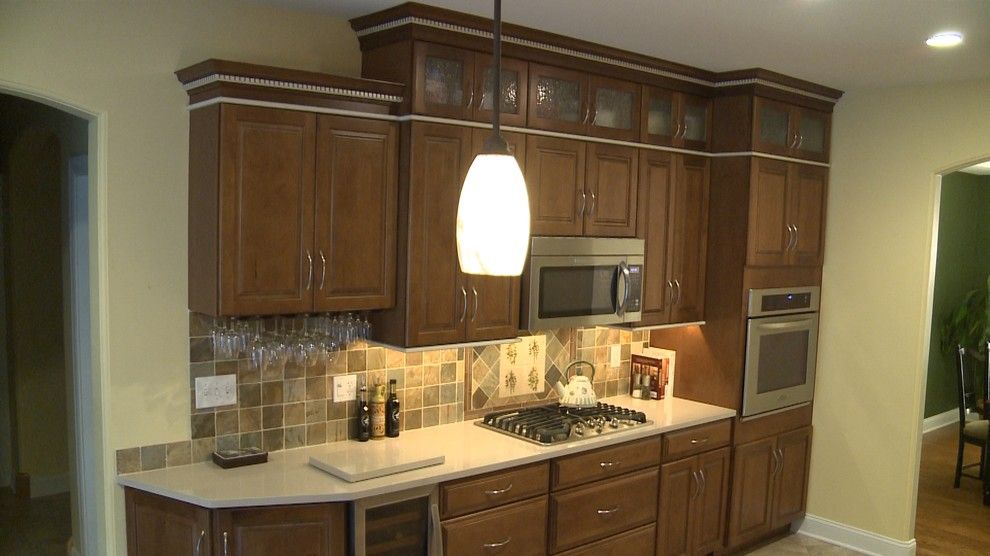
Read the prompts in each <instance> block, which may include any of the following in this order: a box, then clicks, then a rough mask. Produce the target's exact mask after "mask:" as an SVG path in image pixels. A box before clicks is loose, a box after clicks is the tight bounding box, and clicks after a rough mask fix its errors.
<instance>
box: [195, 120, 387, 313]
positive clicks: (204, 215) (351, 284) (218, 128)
mask: <svg viewBox="0 0 990 556" xmlns="http://www.w3.org/2000/svg"><path fill="white" fill-rule="evenodd" d="M396 141H397V134H396V128H395V124H392V123H390V122H384V121H378V120H364V119H360V118H348V117H340V116H330V115H317V114H314V113H310V112H303V111H297V110H288V109H276V108H262V107H253V106H241V105H233V104H219V105H214V106H210V107H207V108H201V109H197V110H194V111H193V112H191V114H190V166H189V198H190V202H189V308H190V309H191V310H193V311H196V312H200V313H206V314H210V315H215V316H216V315H225V316H226V315H235V316H236V315H259V314H268V315H271V314H295V313H305V312H313V311H341V310H362V309H375V308H382V307H388V306H390V305H392V304H393V303H394V295H395V294H394V283H395V276H394V275H395V272H394V268H393V264H394V263H393V262H392V261H394V258H395V224H394V220H395V211H396V194H397V193H396V192H397V189H396V187H397V166H396V164H397V163H396V145H397V143H396Z"/></svg>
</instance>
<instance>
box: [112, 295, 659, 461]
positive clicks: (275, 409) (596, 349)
mask: <svg viewBox="0 0 990 556" xmlns="http://www.w3.org/2000/svg"><path fill="white" fill-rule="evenodd" d="M212 326H213V318H212V317H209V316H206V315H201V314H198V313H190V315H189V396H190V408H192V409H191V412H190V415H189V416H188V418H189V431H190V437H189V439H188V440H180V441H177V442H171V443H167V444H157V445H152V446H142V447H135V448H126V449H121V450H117V453H116V456H117V472H118V473H132V472H136V471H148V470H152V469H160V468H163V467H174V466H178V465H188V464H190V463H197V462H201V461H207V460H209V459H210V454H211V453H212V452H213V451H214V450H219V449H227V448H237V447H249V446H258V447H261V448H263V449H265V450H268V451H278V450H283V449H288V448H298V447H303V446H312V445H317V444H324V443H326V442H336V441H340V440H347V439H349V438H353V437H354V435H355V432H356V426H355V425H356V408H357V404H356V403H355V402H353V401H349V402H335V401H333V396H332V391H333V382H332V380H333V379H332V377H334V376H335V375H341V374H356V375H358V384H368V385H373V384H375V383H377V382H381V383H385V384H387V383H388V381H389V379H395V380H396V386H397V395H398V398H399V402H400V407H401V415H400V420H401V423H402V429H403V430H410V429H417V428H421V427H430V426H435V425H441V424H446V423H452V422H457V421H461V420H464V419H465V414H466V413H467V418H475V417H477V416H479V415H480V414H481V413H483V412H484V411H486V410H489V409H491V408H494V407H503V406H511V405H526V404H532V403H546V402H547V401H549V400H552V399H555V398H556V393H555V391H554V388H553V386H554V385H555V384H556V383H557V382H558V381H560V380H562V373H563V370H564V368H565V367H566V366H567V364H568V363H570V362H571V361H573V360H574V359H583V360H586V361H590V362H592V363H594V364H595V367H596V373H595V377H594V386H595V391H596V393H597V394H598V396H606V395H608V396H612V395H616V394H617V393H625V392H626V391H628V388H629V369H630V354H631V353H638V352H639V351H640V350H641V349H642V347H643V345H644V344H645V343H647V342H648V333H647V332H632V331H627V330H619V329H613V328H586V329H560V330H552V331H547V332H538V333H534V335H535V336H544V338H543V339H540V338H526V339H524V341H522V342H517V343H515V344H508V345H506V344H502V345H501V346H500V345H490V346H481V347H471V348H448V349H437V350H431V351H423V352H414V353H404V352H402V351H398V350H393V349H389V348H386V347H381V346H378V345H375V344H374V343H366V342H357V343H354V344H352V345H350V346H349V347H348V349H347V350H346V351H341V352H339V353H337V354H336V356H335V357H333V358H332V359H331V360H330V361H328V362H327V363H326V364H325V365H311V366H302V365H298V364H295V363H293V362H292V361H289V362H287V363H286V364H285V366H284V368H280V367H269V368H265V369H262V370H259V369H257V368H253V367H252V365H251V363H250V361H249V360H248V359H246V358H245V359H226V360H224V359H217V358H215V357H214V350H213V341H212V338H211V337H210V329H211V328H212ZM372 335H373V333H372ZM544 339H545V345H544ZM527 340H529V343H527ZM534 340H536V341H534ZM536 343H538V344H539V345H540V349H542V350H544V351H545V353H543V354H541V355H540V357H541V358H543V359H544V361H543V362H544V364H545V375H544V380H543V384H542V385H536V382H535V379H533V378H531V377H526V378H529V380H532V381H533V382H532V383H526V378H524V379H523V383H524V384H525V387H520V388H518V389H517V388H514V387H510V386H514V385H513V384H510V383H509V381H505V380H504V378H503V380H502V381H500V380H499V361H500V359H501V357H502V353H501V350H506V349H508V350H509V353H510V354H511V353H512V350H528V349H533V348H532V344H536ZM613 345H614V346H618V349H619V350H620V357H619V361H620V364H619V365H617V366H611V365H609V363H610V348H611V346H613ZM508 346H515V347H508ZM466 368H469V369H470V375H468V376H467V377H465V369H466ZM541 370H544V369H541ZM226 374H233V375H237V404H236V405H231V406H224V407H218V408H212V409H203V410H197V409H195V407H196V406H195V390H194V388H193V387H194V385H195V380H196V378H197V377H204V376H214V375H226ZM541 386H542V387H541ZM466 391H467V394H466ZM465 395H467V403H465Z"/></svg>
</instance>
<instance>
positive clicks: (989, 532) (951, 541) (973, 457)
mask: <svg viewBox="0 0 990 556" xmlns="http://www.w3.org/2000/svg"><path fill="white" fill-rule="evenodd" d="M958 438H959V429H958V428H957V426H956V425H952V426H948V427H943V428H940V429H937V430H934V431H931V432H929V433H927V434H925V436H924V439H923V440H922V445H921V473H920V476H919V478H918V513H917V518H916V520H915V526H914V536H915V539H916V540H917V542H918V551H917V554H918V555H927V554H954V555H955V554H960V555H963V554H980V555H985V554H987V553H990V506H984V505H983V504H982V503H981V494H980V481H978V480H977V479H970V478H967V477H963V478H962V481H961V483H960V485H959V488H958V489H955V488H952V478H953V474H954V473H955V466H956V449H957V447H958V444H957V442H958ZM979 460H980V451H979V449H978V448H977V447H975V446H967V447H966V452H965V455H964V458H963V463H971V462H978V461H979ZM969 472H970V473H973V474H975V473H976V469H975V468H973V469H971V470H970V471H969Z"/></svg>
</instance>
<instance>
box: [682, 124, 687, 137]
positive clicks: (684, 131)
mask: <svg viewBox="0 0 990 556" xmlns="http://www.w3.org/2000/svg"><path fill="white" fill-rule="evenodd" d="M687 130H688V127H687V122H684V128H683V129H681V139H684V136H685V135H687Z"/></svg>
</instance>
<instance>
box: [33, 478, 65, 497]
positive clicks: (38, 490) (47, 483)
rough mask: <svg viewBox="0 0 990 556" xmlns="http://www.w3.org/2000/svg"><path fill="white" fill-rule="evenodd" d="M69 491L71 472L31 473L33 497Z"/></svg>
mask: <svg viewBox="0 0 990 556" xmlns="http://www.w3.org/2000/svg"><path fill="white" fill-rule="evenodd" d="M63 492H69V474H68V473H63V474H61V475H31V498H40V497H42V496H51V495H53V494H61V493H63Z"/></svg>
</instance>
